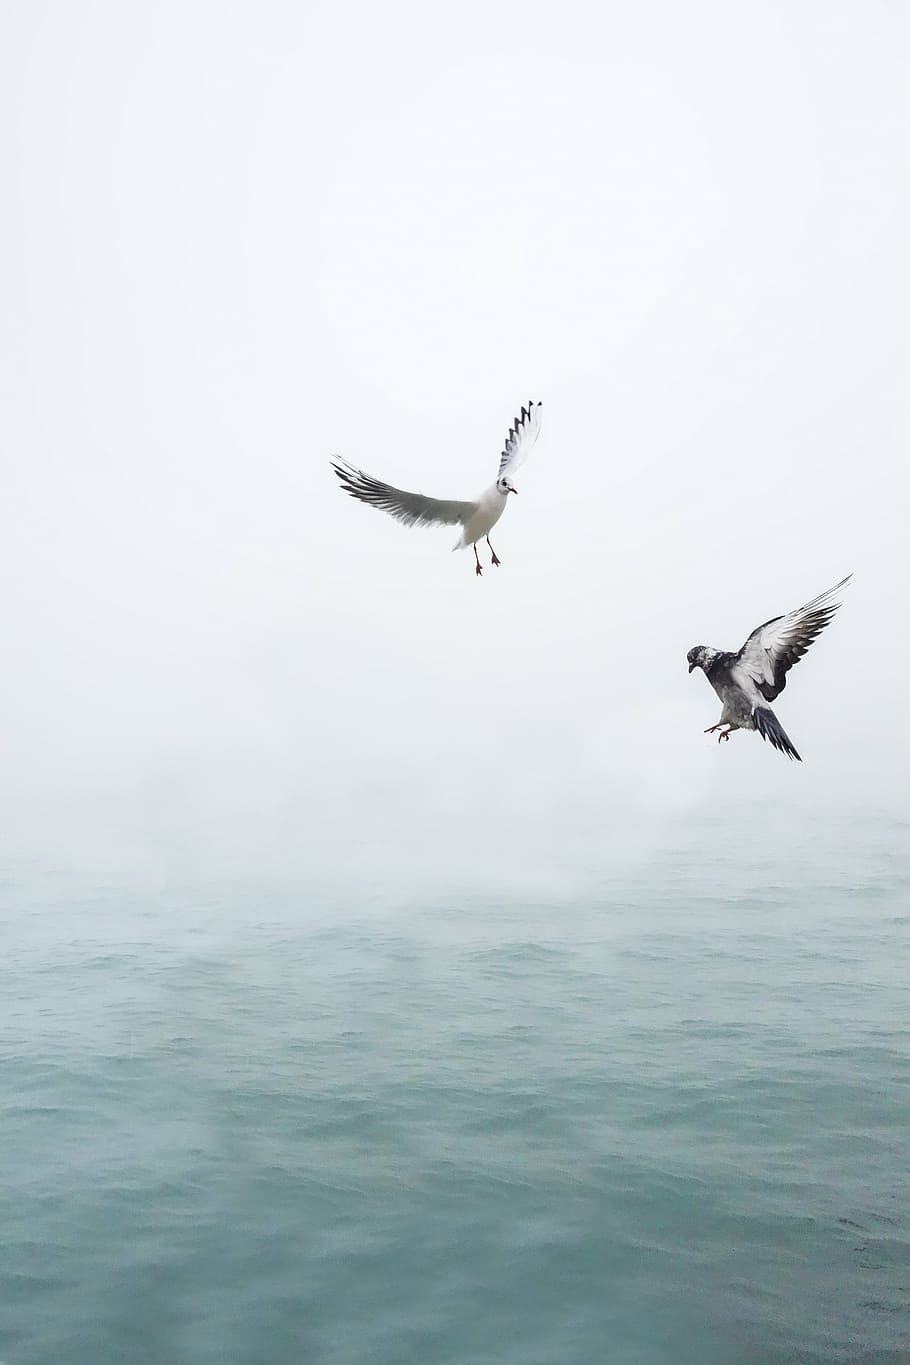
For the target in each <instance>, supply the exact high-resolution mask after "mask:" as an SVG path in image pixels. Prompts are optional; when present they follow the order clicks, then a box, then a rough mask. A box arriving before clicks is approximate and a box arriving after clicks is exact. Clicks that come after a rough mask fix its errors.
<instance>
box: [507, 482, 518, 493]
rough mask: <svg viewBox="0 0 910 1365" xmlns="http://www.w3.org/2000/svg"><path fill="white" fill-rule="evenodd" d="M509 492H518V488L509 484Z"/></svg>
mask: <svg viewBox="0 0 910 1365" xmlns="http://www.w3.org/2000/svg"><path fill="white" fill-rule="evenodd" d="M509 492H510V493H517V492H518V489H517V488H513V487H512V485H511V484H509Z"/></svg>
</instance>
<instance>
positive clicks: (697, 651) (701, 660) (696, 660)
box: [686, 645, 714, 673]
mask: <svg viewBox="0 0 910 1365" xmlns="http://www.w3.org/2000/svg"><path fill="white" fill-rule="evenodd" d="M713 652H714V651H713V650H710V649H708V648H707V646H706V645H695V646H694V648H692V649H690V650H689V652H688V654H687V655H686V658H687V659H688V661H689V672H690V673H691V672H692V669H693V668H704V666H705V664H706V663H707V662H708V660H709V656H710V655H711V654H712V653H713Z"/></svg>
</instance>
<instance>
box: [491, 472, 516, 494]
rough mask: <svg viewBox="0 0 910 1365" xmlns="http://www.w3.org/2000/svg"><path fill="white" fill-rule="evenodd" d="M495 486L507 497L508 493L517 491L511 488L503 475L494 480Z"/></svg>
mask: <svg viewBox="0 0 910 1365" xmlns="http://www.w3.org/2000/svg"><path fill="white" fill-rule="evenodd" d="M496 487H497V488H498V489H499V491H500V493H502V495H503V496H504V497H508V496H509V494H510V493H517V492H518V489H517V488H513V487H512V485H511V484H510V483H509V481H508V479H507V478H505V476H503V477H502V478H501V479H497V480H496Z"/></svg>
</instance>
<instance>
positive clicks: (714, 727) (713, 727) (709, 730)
mask: <svg viewBox="0 0 910 1365" xmlns="http://www.w3.org/2000/svg"><path fill="white" fill-rule="evenodd" d="M722 725H723V721H722V720H719V721H718V722H717V724H716V725H709V726H708V728H707V730H705V731H704V734H706V735H713V734H714V731H715V730H719V729H720V727H721V726H722Z"/></svg>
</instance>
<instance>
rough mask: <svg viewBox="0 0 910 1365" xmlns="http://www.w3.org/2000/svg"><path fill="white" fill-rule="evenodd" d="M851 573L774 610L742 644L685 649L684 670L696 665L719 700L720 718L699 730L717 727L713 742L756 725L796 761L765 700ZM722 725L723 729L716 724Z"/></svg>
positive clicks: (826, 618)
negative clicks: (781, 612)
mask: <svg viewBox="0 0 910 1365" xmlns="http://www.w3.org/2000/svg"><path fill="white" fill-rule="evenodd" d="M852 577H853V575H852V574H848V575H847V577H846V578H842V579H841V581H840V582H839V583H835V585H834V587H833V588H829V589H828V591H827V592H823V593H819V595H818V597H813V599H812V601H811V602H807V603H806V605H805V606H804V607H797V608H796V610H795V611H788V612H787V614H786V615H785V616H775V617H774V619H773V620H771V621H766V622H765V624H764V625H763V626H756V627H755V630H753V632H752V634H751V635H750V636H749V638H748V640H747V641H746V643H745V644H744V645H743V647H742V649H741V650H740V651H739V652H738V653H737V654H733V653H728V652H726V651H724V650H720V649H712V648H711V647H710V646H709V645H695V647H694V648H693V649H690V650H689V653H688V655H687V660H688V664H689V672H690V673H691V672H692V670H693V668H700V669H701V670H702V671H703V672H704V674H705V677H706V678H707V679H708V682H709V683H710V684H711V686H712V687H713V688H714V691H715V692H716V693H717V695H718V696H719V697H720V699H721V701H722V702H723V710H722V712H721V717H720V720H719V721H718V722H717V724H716V725H711V726H709V727H708V729H707V730H706V731H705V734H706V735H710V734H712V733H713V732H714V731H715V730H716V731H717V732H718V735H717V740H718V743H720V741H721V740H722V739H729V738H730V734H731V732H732V731H733V730H757V731H758V733H759V734H760V735H761V737H762V739H766V740H768V742H769V743H770V744H772V745H773V746H774V748H775V749H779V750H780V752H781V753H782V754H786V755H787V757H788V758H795V759H796V760H797V761H798V762H800V763H801V762H802V759H801V758H800V756H799V754H798V753H797V752H796V749H795V748H794V747H793V743H792V741H791V739H790V736H789V735H788V734H787V732H786V730H785V729H784V727H783V726H782V725H781V723H780V721H779V720H778V719H777V716H776V715H775V714H774V712H773V711H772V710H771V707H770V706H768V705H767V703H768V702H770V701H774V700H775V698H776V697H779V696H780V694H781V692H783V690H784V688H785V687H786V686H787V674H788V673H789V671H790V669H791V668H792V667H793V665H794V664H796V663H799V661H800V659H801V658H802V657H803V655H804V654H805V652H806V650H807V649H808V648H809V646H810V645H811V644H812V642H813V640H816V639H817V638H818V636H819V635H820V634H821V632H822V631H823V630H824V628H825V626H827V625H828V624H829V623H830V621H831V618H832V617H833V616H834V613H835V612H836V611H837V609H838V607H839V606H840V602H837V601H835V598H836V596H837V594H838V593H839V592H840V590H841V588H845V587H846V586H847V584H848V583H849V582H850V579H851V578H852ZM724 725H726V727H727V728H726V730H723V729H721V726H724Z"/></svg>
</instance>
